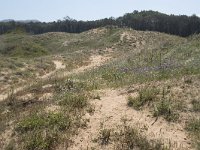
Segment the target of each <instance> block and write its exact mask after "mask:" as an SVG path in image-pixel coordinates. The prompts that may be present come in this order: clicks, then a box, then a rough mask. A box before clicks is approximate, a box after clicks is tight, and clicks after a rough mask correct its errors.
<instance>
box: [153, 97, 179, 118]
mask: <svg viewBox="0 0 200 150" xmlns="http://www.w3.org/2000/svg"><path fill="white" fill-rule="evenodd" d="M154 116H155V117H158V116H164V118H165V119H166V120H167V121H176V120H177V119H178V117H179V115H178V114H177V113H176V112H175V111H174V107H173V105H172V103H171V102H170V100H166V99H165V98H163V99H162V100H161V102H159V103H157V104H155V105H154Z"/></svg>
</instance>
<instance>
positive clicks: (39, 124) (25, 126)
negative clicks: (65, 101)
mask: <svg viewBox="0 0 200 150" xmlns="http://www.w3.org/2000/svg"><path fill="white" fill-rule="evenodd" d="M70 124H71V119H70V118H69V117H67V116H66V115H64V114H61V113H58V114H53V113H50V114H41V115H36V114H34V115H32V116H30V117H28V118H25V119H24V120H22V121H21V122H19V123H18V125H17V128H16V130H17V131H18V132H20V133H26V132H27V131H33V130H39V129H45V128H50V129H57V130H65V129H68V128H69V127H70Z"/></svg>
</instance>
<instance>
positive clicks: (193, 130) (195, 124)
mask: <svg viewBox="0 0 200 150" xmlns="http://www.w3.org/2000/svg"><path fill="white" fill-rule="evenodd" d="M186 130H187V131H189V132H190V134H191V135H192V137H193V143H194V145H195V147H196V149H200V119H194V118H193V119H191V120H189V121H188V123H187V125H186Z"/></svg>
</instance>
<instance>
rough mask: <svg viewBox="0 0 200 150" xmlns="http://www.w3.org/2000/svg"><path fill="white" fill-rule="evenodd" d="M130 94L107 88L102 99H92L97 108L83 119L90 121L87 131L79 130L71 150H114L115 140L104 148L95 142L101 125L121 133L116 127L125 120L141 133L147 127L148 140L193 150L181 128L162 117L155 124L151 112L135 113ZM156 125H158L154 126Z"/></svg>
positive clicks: (174, 147)
mask: <svg viewBox="0 0 200 150" xmlns="http://www.w3.org/2000/svg"><path fill="white" fill-rule="evenodd" d="M127 95H128V94H127V92H124V91H123V90H111V89H106V90H103V91H100V97H101V100H97V99H96V100H91V104H92V105H93V106H94V107H95V112H94V114H92V115H90V114H88V113H87V114H86V115H85V116H84V118H85V119H88V120H89V123H88V125H87V128H86V129H79V134H78V135H77V136H76V137H74V141H75V142H74V144H73V145H72V147H71V148H70V150H88V149H89V150H90V149H93V148H94V149H96V150H101V149H106V150H112V149H114V145H113V144H112V141H111V142H110V143H109V144H108V145H106V146H104V147H101V145H100V144H98V143H97V142H94V141H95V139H97V138H98V136H99V132H100V130H101V125H102V124H103V126H104V128H105V129H114V131H118V128H117V126H118V127H119V125H122V118H126V120H127V123H128V125H130V126H134V127H136V128H138V129H139V130H142V129H143V128H144V129H145V130H144V132H145V136H146V137H147V139H152V140H156V139H157V140H162V142H164V143H165V144H167V145H168V144H169V145H170V144H171V145H172V147H173V148H172V149H181V150H186V149H187V150H188V149H191V145H190V143H191V141H190V140H189V139H188V138H187V135H186V133H185V132H184V129H183V127H182V126H181V125H179V124H176V123H168V122H166V121H165V120H164V119H162V118H159V119H158V120H157V121H156V122H155V118H153V117H152V115H151V114H150V113H149V112H148V111H136V110H134V109H133V108H130V107H128V106H127V100H126V99H127ZM136 95H137V94H136V93H135V96H136ZM133 96H134V93H133ZM153 122H155V123H154V124H153V125H152V123H153Z"/></svg>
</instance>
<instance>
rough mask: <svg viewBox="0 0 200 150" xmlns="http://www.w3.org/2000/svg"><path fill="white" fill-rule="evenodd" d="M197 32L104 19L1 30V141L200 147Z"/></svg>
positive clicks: (34, 145)
mask: <svg viewBox="0 0 200 150" xmlns="http://www.w3.org/2000/svg"><path fill="white" fill-rule="evenodd" d="M199 42H200V38H199V35H194V36H192V37H189V38H181V37H177V36H171V35H167V34H162V33H157V32H148V31H146V32H143V31H134V30H130V29H119V28H116V27H107V28H99V29H94V30H90V31H88V32H83V33H80V34H68V33H46V34H42V35H27V34H25V33H18V34H16V33H9V34H5V35H1V36H0V45H1V46H0V58H1V61H0V149H6V150H7V149H47V150H48V149H72V150H75V149H77V150H79V149H108V150H110V149H122V150H124V149H125V150H126V149H127V150H129V149H141V150H143V149H149V150H151V149H156V150H165V149H166V150H168V149H181V150H184V149H185V150H186V149H199V148H200V121H199V119H200V118H199V116H200V94H199V91H200V74H199V73H200V72H199V71H200V63H199V60H200V44H199Z"/></svg>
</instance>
